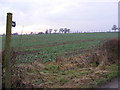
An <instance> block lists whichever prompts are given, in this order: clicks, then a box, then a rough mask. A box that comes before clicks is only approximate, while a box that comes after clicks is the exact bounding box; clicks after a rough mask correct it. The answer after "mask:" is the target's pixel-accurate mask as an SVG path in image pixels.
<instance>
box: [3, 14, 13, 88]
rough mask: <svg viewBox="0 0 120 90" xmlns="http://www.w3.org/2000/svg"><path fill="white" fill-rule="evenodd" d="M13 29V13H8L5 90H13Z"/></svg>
mask: <svg viewBox="0 0 120 90" xmlns="http://www.w3.org/2000/svg"><path fill="white" fill-rule="evenodd" d="M11 27H12V13H7V22H6V40H5V59H4V64H5V67H4V68H5V88H11V66H10V65H11V64H10V59H11V57H10V56H11V55H10V54H11V50H10V44H11V43H10V42H11Z"/></svg>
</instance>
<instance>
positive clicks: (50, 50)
mask: <svg viewBox="0 0 120 90" xmlns="http://www.w3.org/2000/svg"><path fill="white" fill-rule="evenodd" d="M115 37H118V33H76V34H75V33H74V34H44V35H43V34H42V35H23V36H12V43H11V46H12V48H13V50H15V51H16V52H17V53H16V56H17V61H18V62H33V61H35V60H38V59H39V60H41V61H43V62H47V61H52V60H54V59H56V57H58V56H63V57H64V56H69V55H75V54H76V55H77V54H79V53H80V52H82V51H83V49H94V48H95V47H99V45H100V44H101V43H102V42H104V41H105V40H107V39H110V38H115ZM4 40H5V37H3V48H4ZM20 40H21V41H20Z"/></svg>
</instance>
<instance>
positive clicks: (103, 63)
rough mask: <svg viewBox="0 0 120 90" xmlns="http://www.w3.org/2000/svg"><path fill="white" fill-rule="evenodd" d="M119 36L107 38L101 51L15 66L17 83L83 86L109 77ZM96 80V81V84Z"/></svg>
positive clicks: (37, 85)
mask: <svg viewBox="0 0 120 90" xmlns="http://www.w3.org/2000/svg"><path fill="white" fill-rule="evenodd" d="M118 42H120V40H119V39H110V40H108V41H106V42H105V43H104V44H103V45H102V46H101V47H100V48H99V49H98V50H93V51H90V52H86V53H84V54H83V55H77V56H70V57H69V58H64V57H57V58H56V60H55V61H52V62H49V63H45V64H41V63H40V62H38V61H35V62H33V63H29V64H20V65H16V66H15V71H13V73H14V74H13V86H14V87H23V88H26V87H28V88H36V87H37V88H46V87H49V88H53V87H55V88H67V87H68V88H79V87H87V86H90V85H92V84H93V82H95V81H96V82H97V80H100V79H101V80H102V79H105V78H106V75H107V73H109V72H110V71H109V70H108V69H107V67H108V66H110V65H112V64H116V62H117V60H118V59H119V58H117V56H118V47H117V46H118ZM96 82H95V83H96Z"/></svg>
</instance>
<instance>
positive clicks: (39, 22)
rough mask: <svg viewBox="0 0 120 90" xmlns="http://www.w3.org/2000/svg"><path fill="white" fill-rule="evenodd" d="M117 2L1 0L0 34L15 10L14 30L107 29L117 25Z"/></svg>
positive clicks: (95, 0)
mask: <svg viewBox="0 0 120 90" xmlns="http://www.w3.org/2000/svg"><path fill="white" fill-rule="evenodd" d="M118 1H119V0H0V33H5V30H6V26H5V25H6V15H7V14H6V13H7V12H11V13H13V21H16V24H17V26H16V27H15V28H12V32H13V33H15V32H19V33H20V32H21V31H22V30H23V33H30V32H41V31H43V32H44V31H45V30H46V29H49V28H52V29H59V28H65V27H66V28H69V29H71V31H72V32H75V31H108V30H110V29H111V28H112V26H113V25H114V24H116V25H117V24H118ZM1 21H2V22H1ZM23 26H24V27H23Z"/></svg>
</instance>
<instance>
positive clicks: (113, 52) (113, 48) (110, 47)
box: [101, 38, 120, 64]
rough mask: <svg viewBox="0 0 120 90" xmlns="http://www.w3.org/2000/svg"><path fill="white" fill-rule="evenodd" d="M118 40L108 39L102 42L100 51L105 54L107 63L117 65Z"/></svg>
mask: <svg viewBox="0 0 120 90" xmlns="http://www.w3.org/2000/svg"><path fill="white" fill-rule="evenodd" d="M119 47H120V38H114V39H109V40H107V41H105V42H104V44H103V45H102V47H101V50H102V51H103V52H104V53H106V55H107V58H108V62H109V63H112V64H113V63H118V60H119V59H120V56H119V53H120V48H119Z"/></svg>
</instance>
